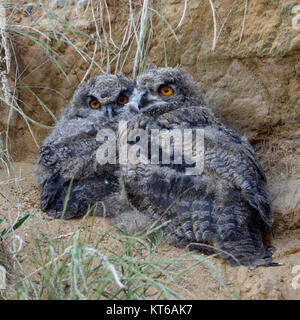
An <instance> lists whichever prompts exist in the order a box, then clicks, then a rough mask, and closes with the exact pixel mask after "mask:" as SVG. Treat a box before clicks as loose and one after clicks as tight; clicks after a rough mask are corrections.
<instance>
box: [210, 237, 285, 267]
mask: <svg viewBox="0 0 300 320" xmlns="http://www.w3.org/2000/svg"><path fill="white" fill-rule="evenodd" d="M215 250H216V253H219V254H220V256H221V257H222V258H223V259H224V260H226V261H228V262H229V263H230V264H231V265H233V266H238V265H245V266H248V267H254V268H255V267H258V266H266V267H274V266H280V265H282V263H279V262H273V261H272V255H273V253H274V251H275V250H276V249H275V248H274V247H273V246H271V245H262V246H261V248H257V247H255V246H254V245H253V243H252V240H251V239H245V240H241V241H238V242H236V241H228V242H224V243H219V245H218V244H216V245H215Z"/></svg>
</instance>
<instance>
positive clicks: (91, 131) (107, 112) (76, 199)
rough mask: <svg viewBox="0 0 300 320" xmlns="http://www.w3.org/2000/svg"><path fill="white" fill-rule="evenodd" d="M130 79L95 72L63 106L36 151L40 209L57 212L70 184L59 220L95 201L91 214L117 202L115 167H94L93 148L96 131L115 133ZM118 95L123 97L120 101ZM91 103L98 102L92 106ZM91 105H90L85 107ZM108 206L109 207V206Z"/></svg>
mask: <svg viewBox="0 0 300 320" xmlns="http://www.w3.org/2000/svg"><path fill="white" fill-rule="evenodd" d="M133 87H134V82H133V81H132V80H130V79H128V78H126V77H125V76H123V75H100V76H97V77H94V78H91V79H90V80H89V81H87V82H86V83H84V84H82V85H81V86H80V87H79V88H78V89H77V90H76V92H75V93H74V96H73V98H72V100H71V103H70V107H69V108H66V109H65V110H63V113H62V115H61V117H60V119H59V121H58V122H57V124H56V126H55V128H54V130H53V131H52V133H51V134H50V135H49V136H48V137H47V138H46V140H45V141H44V144H43V146H42V147H41V148H40V150H39V154H40V157H39V159H38V163H37V166H36V171H35V177H36V183H37V184H38V185H40V186H42V195H41V202H40V205H41V209H42V210H43V211H45V212H47V214H48V215H50V216H53V217H55V218H60V217H61V216H62V212H63V207H64V202H65V198H66V195H67V193H68V188H69V186H70V182H71V180H72V188H71V189H70V190H71V192H70V196H69V201H68V205H67V208H66V211H65V213H64V218H65V219H69V218H73V217H80V216H82V215H84V214H86V213H87V210H88V207H91V208H93V206H95V205H97V214H105V213H106V214H107V215H108V214H109V212H108V211H109V210H111V211H113V210H114V209H115V208H113V206H115V205H117V202H116V201H115V198H116V197H117V194H118V192H119V167H118V166H117V165H112V164H106V165H100V164H99V163H98V162H97V160H96V151H97V148H98V147H99V145H100V143H99V142H97V141H96V135H97V133H98V131H99V130H100V129H103V128H110V129H112V130H114V131H117V127H118V121H119V118H120V114H121V112H122V109H123V108H124V105H125V104H121V103H120V102H122V103H124V101H126V100H124V99H125V98H124V96H125V97H126V98H128V99H129V98H130V95H131V93H132V90H133ZM119 99H123V100H120V101H119ZM97 102H100V104H101V105H100V107H99V108H97V109H93V108H94V107H98V105H97ZM91 106H93V108H92V107H91ZM110 207H112V208H111V209H109V208H110Z"/></svg>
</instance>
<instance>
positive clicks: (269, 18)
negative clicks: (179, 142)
mask: <svg viewBox="0 0 300 320" xmlns="http://www.w3.org/2000/svg"><path fill="white" fill-rule="evenodd" d="M213 2H214V5H215V7H216V12H217V21H218V30H219V28H220V27H221V25H222V23H223V22H224V19H226V16H227V14H228V12H231V14H230V15H229V16H228V20H227V22H226V23H225V24H224V28H223V31H222V33H221V34H220V37H219V39H218V43H217V45H216V48H215V51H212V50H211V47H212V39H213V30H214V29H213V19H212V13H211V8H210V4H209V2H208V1H198V0H190V1H188V8H187V10H186V15H185V19H184V22H183V24H182V25H181V26H180V27H179V28H178V29H176V27H177V25H178V23H179V21H180V20H181V17H182V14H183V11H184V1H180V0H166V1H163V4H164V5H163V8H162V12H163V15H164V17H165V19H166V20H167V21H168V22H169V23H170V25H172V27H173V28H174V29H175V30H176V35H177V39H178V41H177V40H176V39H175V37H174V35H173V33H172V32H171V31H170V28H169V27H168V25H167V24H165V25H164V28H165V29H164V31H165V34H164V36H163V35H162V22H161V19H160V18H159V15H157V14H154V13H153V12H154V11H152V13H153V15H152V25H151V28H152V29H153V39H152V42H151V45H150V48H149V54H148V57H147V59H146V62H147V63H148V62H153V63H155V64H156V65H157V66H158V67H163V66H164V65H165V54H164V53H165V52H166V54H167V60H168V65H169V66H175V65H177V64H180V65H182V66H183V67H184V68H185V69H186V70H187V71H188V72H189V73H190V74H191V75H192V76H193V77H194V78H195V80H196V81H197V82H198V83H199V85H200V86H201V88H202V89H203V92H204V95H205V98H206V100H207V101H208V103H209V105H210V106H211V108H212V109H213V110H214V112H215V114H216V115H217V116H218V117H220V118H221V120H222V121H224V122H225V123H227V124H229V125H231V126H233V127H234V128H236V129H238V130H239V131H240V132H241V133H242V134H244V135H246V136H247V137H248V138H249V139H250V142H251V143H252V144H253V146H254V148H255V150H256V151H257V153H258V157H259V160H260V161H261V163H262V166H263V168H264V170H265V171H266V175H267V178H268V182H269V183H268V184H269V189H270V196H271V200H272V210H273V213H274V215H275V226H274V229H275V237H274V239H273V245H274V246H275V247H276V248H277V251H276V252H275V254H274V261H279V262H283V263H284V265H283V266H280V267H269V268H265V267H260V268H257V269H254V270H250V269H248V268H246V267H234V268H233V267H230V266H228V265H227V264H225V265H223V264H222V263H221V262H220V261H219V260H217V259H216V258H211V262H212V263H213V265H214V266H215V267H216V268H217V270H218V271H219V273H220V274H221V275H222V278H223V279H224V280H225V281H226V283H227V284H228V285H229V287H230V288H231V290H233V291H234V292H236V293H238V295H239V296H240V297H241V298H242V299H300V288H299V289H293V287H292V281H293V279H294V281H296V280H297V278H295V277H296V274H294V273H292V271H293V270H294V269H293V267H294V266H296V265H300V129H299V128H300V126H299V123H300V33H299V31H296V30H294V29H293V28H292V19H293V17H294V14H293V13H292V8H293V6H294V5H295V2H294V1H285V0H274V1H260V0H253V1H249V2H248V8H247V15H246V20H245V28H244V32H243V36H242V39H241V38H240V36H241V28H242V22H243V17H244V1H233V0H225V1H219V0H214V1H213ZM16 3H17V1H16ZM72 3H73V2H72ZM154 3H156V2H155V1H154ZM234 3H235V4H234ZM241 3H242V4H241ZM28 4H29V3H28ZM68 8H69V9H70V10H69V11H66V16H65V18H67V19H68V21H70V22H71V23H73V25H74V26H75V28H78V29H79V30H81V31H84V32H88V33H90V34H92V33H95V32H96V29H95V25H94V24H93V22H92V21H91V16H92V13H91V9H90V7H86V8H85V7H83V8H81V11H80V15H79V16H78V15H77V14H76V10H75V7H74V5H73V4H71V3H70V5H69V7H68ZM108 8H109V13H110V22H111V36H112V39H113V40H114V41H115V44H117V45H120V44H121V41H122V37H123V34H124V33H123V31H124V30H125V27H126V25H127V23H128V14H129V10H128V3H127V1H111V2H110V4H109V7H108ZM138 8H140V7H139V6H138ZM156 9H157V10H158V11H159V7H156ZM54 10H57V11H56V12H57V13H59V12H60V11H59V10H61V9H60V8H58V9H55V8H54ZM230 10H231V11H230ZM8 14H9V19H10V20H9V21H10V23H11V24H12V25H14V24H20V25H23V26H24V25H32V26H34V27H36V26H37V23H39V25H40V26H44V27H45V25H46V23H47V19H46V18H43V16H42V14H41V11H40V10H39V9H37V8H35V7H34V8H33V10H32V12H31V14H30V16H29V15H28V14H27V13H24V8H23V7H20V9H17V10H14V11H12V12H8ZM95 14H96V16H97V14H99V11H95ZM97 18H98V20H97V21H102V20H103V21H104V24H103V25H104V26H105V28H106V30H107V32H108V28H109V21H108V19H107V15H104V16H103V17H102V16H101V17H100V18H99V16H97ZM101 19H102V20H101ZM44 27H43V28H44ZM41 30H43V29H41ZM106 35H107V36H108V33H107V34H106ZM187 35H188V36H187ZM101 37H102V38H101V40H103V41H104V40H105V39H104V38H103V37H104V35H103V30H102V33H101ZM164 39H165V40H166V42H165V47H164V41H163V40H164ZM81 40H82V39H80V37H79V36H78V37H75V40H74V43H75V44H76V45H78V46H80V45H81V43H80V41H81ZM85 41H86V39H85ZM11 44H13V45H14V52H15V53H16V56H17V57H16V61H13V62H12V70H13V71H15V70H18V72H19V74H18V81H20V83H19V82H18V81H17V82H16V84H17V88H15V89H16V92H15V93H16V96H17V98H18V99H19V101H20V105H21V107H22V110H23V111H24V112H25V114H26V115H27V116H29V117H31V118H32V119H33V120H35V121H37V122H39V123H40V124H42V125H47V126H53V125H54V119H53V118H52V117H51V116H50V115H49V113H48V112H47V111H45V110H43V108H42V107H41V105H40V102H39V99H40V101H42V102H43V103H44V104H45V105H46V106H47V107H48V108H49V109H50V110H51V112H53V114H54V115H55V116H56V117H58V116H59V114H60V110H61V108H62V107H64V106H67V105H68V103H69V100H70V98H71V97H72V95H73V92H74V90H75V89H76V88H77V86H78V85H79V83H80V81H81V79H82V77H83V76H84V75H85V73H86V71H87V70H88V68H89V66H90V60H86V61H84V60H83V59H82V58H81V56H80V55H79V54H78V52H76V51H75V50H74V48H73V47H72V46H69V45H67V44H62V42H59V41H52V43H51V46H52V48H54V49H55V50H56V51H57V52H58V53H59V58H58V61H59V62H60V63H61V64H62V65H63V68H64V71H65V72H66V74H67V75H68V77H69V78H68V79H66V77H64V76H63V75H62V73H61V72H60V71H59V70H58V69H57V68H56V67H55V66H54V65H53V62H51V61H50V59H49V57H48V56H47V55H45V52H43V50H41V49H40V48H38V47H37V46H36V45H34V44H33V43H32V41H30V40H29V39H28V38H24V37H17V36H15V35H12V37H11ZM94 45H95V43H94V42H93V41H88V42H87V43H85V45H84V47H83V52H85V53H86V54H88V55H89V56H93V53H94V49H95V46H94ZM110 45H112V44H111V42H110ZM112 47H113V46H112ZM134 49H135V44H133V46H132V51H130V52H129V54H128V60H127V62H126V63H125V65H124V69H123V72H124V73H125V74H126V75H131V74H132V67H133V61H134V58H135V51H134ZM127 50H129V45H128V46H127V47H126V48H125V50H124V52H122V54H123V56H122V57H124V55H126V54H127ZM95 61H96V62H97V63H98V64H99V65H101V66H102V67H103V68H105V66H107V57H106V56H105V57H104V58H103V52H102V51H101V50H100V49H99V48H98V50H97V51H96V53H95ZM15 62H17V63H16V65H14V63H15ZM109 68H110V69H111V70H110V71H112V72H114V70H115V68H116V60H114V62H112V63H111V64H109ZM108 71H109V70H108ZM12 73H13V72H12ZM97 73H99V69H98V68H96V67H94V68H92V71H91V73H90V76H92V75H95V74H97ZM14 80H15V79H14V78H13V75H12V78H11V79H9V81H10V84H14ZM28 88H30V89H31V90H32V92H34V94H35V95H33V94H32V93H30V92H29V91H28ZM36 97H38V98H39V99H37V98H36ZM0 113H1V117H0V133H1V137H2V139H3V140H5V133H6V130H7V124H8V122H9V140H8V141H9V144H8V146H7V147H8V149H9V151H10V153H11V155H12V157H13V158H14V160H16V161H19V162H17V163H16V167H17V168H18V170H19V169H20V170H21V178H22V179H23V180H22V181H20V185H21V186H22V190H21V191H20V193H18V195H19V198H20V199H21V200H20V201H21V205H22V206H23V207H22V210H23V211H24V210H25V211H26V210H32V211H31V213H32V217H31V218H30V220H29V221H26V223H25V224H24V226H22V227H21V228H20V229H18V231H17V233H18V234H20V236H21V237H22V238H23V239H24V243H23V247H22V250H21V251H20V252H19V255H20V256H22V257H23V258H22V259H23V261H24V263H25V264H26V267H27V268H28V272H30V270H34V266H33V265H32V264H31V263H30V262H29V260H30V257H31V256H34V255H35V254H36V252H35V250H36V247H35V245H34V239H35V237H36V235H38V234H42V233H44V234H47V235H48V236H49V237H50V238H54V237H57V236H62V239H65V238H68V237H70V235H71V234H72V232H73V231H74V230H76V229H77V228H78V226H81V223H82V221H81V220H68V221H60V220H52V219H50V218H48V217H47V216H46V215H45V214H44V213H43V212H41V211H40V210H39V196H40V190H38V189H37V187H36V186H35V185H34V181H33V171H34V164H35V161H36V157H37V150H38V147H37V145H36V144H35V143H34V141H33V139H32V134H31V133H30V131H29V130H28V127H27V125H26V123H25V121H24V119H23V117H22V116H21V115H20V114H18V113H17V112H15V111H14V112H12V114H10V112H9V108H7V106H6V105H4V104H3V103H2V102H0ZM8 119H9V121H8ZM49 132H50V129H46V128H45V127H41V126H37V125H35V124H32V133H33V134H34V135H35V137H36V142H37V144H39V145H41V144H42V143H43V140H44V138H45V137H46V136H47V135H48V134H49ZM8 191H9V192H10V195H9V196H8V197H9V199H10V200H11V202H12V203H16V196H17V188H16V186H15V184H13V183H10V184H8ZM0 209H2V211H4V212H5V201H4V199H3V197H1V196H0ZM15 211H16V212H15V214H16V213H17V209H16V210H15ZM107 228H108V224H107V221H106V220H105V219H104V218H100V217H97V218H96V223H95V227H94V231H93V232H94V234H95V239H97V237H99V235H100V234H102V233H103V232H105V230H107ZM106 241H107V244H109V239H106ZM182 252H184V250H181V249H176V248H173V247H169V246H161V247H160V254H161V255H162V257H174V256H177V255H178V254H180V253H182ZM298 282H299V286H300V279H299V280H298ZM180 285H181V289H180V290H179V291H178V290H177V291H178V293H179V294H181V295H182V296H183V297H184V298H187V299H228V298H229V296H228V294H227V293H226V291H225V290H224V289H223V287H222V286H221V285H220V283H219V282H218V281H217V280H216V278H215V276H214V275H213V274H212V272H211V271H210V270H209V269H207V268H206V267H205V266H198V267H197V268H194V269H192V270H190V271H189V272H188V273H187V274H186V275H185V277H184V278H183V279H182V280H181V281H180Z"/></svg>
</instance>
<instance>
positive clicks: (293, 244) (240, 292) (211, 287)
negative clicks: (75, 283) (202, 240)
mask: <svg viewBox="0 0 300 320" xmlns="http://www.w3.org/2000/svg"><path fill="white" fill-rule="evenodd" d="M34 165H35V163H34V159H31V162H20V163H16V168H17V172H19V173H20V175H19V178H20V181H19V184H20V186H21V190H19V191H18V188H17V187H16V186H15V185H14V184H10V185H9V188H8V189H9V196H8V198H9V200H10V201H11V202H12V203H16V199H17V197H18V199H19V201H20V204H21V210H22V212H24V213H25V212H31V214H32V216H31V217H30V219H29V220H27V221H26V222H25V223H24V225H23V226H22V227H20V228H19V229H18V230H17V235H19V236H20V237H21V238H22V239H23V240H24V243H23V246H22V249H21V250H20V252H19V253H18V259H19V260H20V261H22V264H23V268H25V270H26V272H28V273H29V274H30V273H32V272H35V271H36V266H35V265H34V264H33V261H34V256H36V255H37V254H38V252H37V247H36V245H35V239H36V238H40V237H41V236H42V235H43V236H48V237H49V238H50V239H57V237H61V239H62V241H64V239H68V238H69V237H71V236H72V235H73V233H74V231H75V230H77V229H78V228H83V229H84V228H89V227H91V222H88V223H83V221H82V219H73V220H67V221H64V220H57V219H52V218H49V217H48V216H47V215H46V214H45V213H43V212H42V211H41V210H39V197H40V190H39V189H38V188H37V187H36V186H35V184H34V179H33V174H32V173H33V170H34ZM14 201H15V202H14ZM5 206H6V205H5V202H4V201H3V197H0V208H1V209H2V210H3V209H4V208H5ZM16 214H17V211H16V210H15V212H14V214H13V215H16ZM87 219H91V218H87ZM108 228H109V224H108V221H107V220H106V219H105V218H102V217H96V218H95V222H94V226H93V231H92V234H93V237H92V238H93V241H94V242H97V240H98V238H99V237H100V236H101V234H103V233H104V232H105V231H107V230H108ZM114 235H115V234H114ZM111 236H112V235H111ZM110 240H111V239H110V237H109V236H108V237H107V238H106V239H105V240H104V241H103V245H104V246H105V245H107V246H110V245H111V241H110ZM7 243H10V240H9V239H8V241H7ZM272 244H273V245H274V246H275V247H276V248H277V250H276V252H275V254H274V261H277V262H282V263H284V265H283V266H279V267H259V268H256V269H249V268H247V267H243V266H241V267H231V266H229V265H228V264H227V263H225V264H224V263H222V262H220V260H218V259H217V258H213V257H212V258H209V262H210V263H211V264H212V265H213V266H214V267H215V268H216V270H217V271H218V273H219V274H220V276H221V277H222V279H223V281H224V282H225V283H226V284H227V286H228V287H229V288H230V290H231V291H232V292H233V293H234V294H235V295H236V296H238V297H239V298H241V299H300V289H293V287H292V281H293V278H294V277H295V276H296V274H293V273H292V268H293V267H294V266H295V265H297V264H299V261H300V231H299V230H287V231H286V232H284V233H281V234H280V236H276V235H275V238H274V239H273V241H272ZM10 245H11V244H10ZM184 252H185V250H184V249H178V248H174V247H171V246H169V245H162V246H160V247H159V253H158V258H159V257H161V258H162V259H165V258H174V257H178V256H179V255H181V254H183V253H184ZM199 255H200V254H199ZM185 266H187V264H186V265H185ZM182 268H183V266H182ZM179 271H180V270H178V272H179ZM36 281H38V278H36ZM294 281H295V283H297V279H296V280H294ZM173 289H174V290H176V292H177V293H178V294H179V295H180V296H182V297H183V298H184V299H229V298H230V296H229V295H228V293H227V292H226V290H225V289H224V288H223V287H222V285H221V284H220V282H219V281H218V280H217V279H216V277H215V275H214V274H213V273H212V271H211V270H210V269H209V268H208V267H206V266H205V265H202V264H200V265H198V266H196V267H194V268H193V269H192V270H190V271H188V272H187V273H185V274H184V276H183V277H182V278H180V279H179V280H178V283H176V285H174V288H173Z"/></svg>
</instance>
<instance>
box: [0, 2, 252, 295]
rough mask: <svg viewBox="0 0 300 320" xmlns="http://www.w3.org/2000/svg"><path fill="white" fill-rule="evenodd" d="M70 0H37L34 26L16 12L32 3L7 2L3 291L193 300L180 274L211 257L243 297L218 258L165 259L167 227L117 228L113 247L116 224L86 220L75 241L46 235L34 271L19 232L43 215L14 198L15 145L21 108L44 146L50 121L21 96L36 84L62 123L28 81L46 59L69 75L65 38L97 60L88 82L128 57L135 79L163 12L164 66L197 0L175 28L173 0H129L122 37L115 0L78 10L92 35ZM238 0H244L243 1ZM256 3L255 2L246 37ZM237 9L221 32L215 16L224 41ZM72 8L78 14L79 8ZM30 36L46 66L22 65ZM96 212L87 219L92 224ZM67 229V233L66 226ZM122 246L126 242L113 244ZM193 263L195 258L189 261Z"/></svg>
mask: <svg viewBox="0 0 300 320" xmlns="http://www.w3.org/2000/svg"><path fill="white" fill-rule="evenodd" d="M70 2H71V1H68V0H66V1H65V4H64V5H63V6H62V7H60V8H56V9H55V10H54V9H53V8H51V7H49V6H47V5H46V3H47V2H45V1H41V0H37V1H33V2H32V3H33V10H32V14H33V16H32V18H31V19H29V22H28V24H27V25H26V24H22V25H20V24H13V23H12V22H11V21H12V17H16V16H22V15H24V9H25V8H26V7H27V6H28V4H20V2H17V1H13V2H12V4H11V7H10V9H8V10H7V19H6V23H5V24H1V26H0V31H1V34H0V38H1V42H0V51H1V56H2V57H3V58H1V59H0V71H1V73H0V78H1V88H0V103H1V107H3V108H4V109H5V110H6V111H7V112H6V113H5V115H6V116H7V118H6V120H5V121H6V124H5V128H3V129H4V130H3V131H2V135H1V136H0V169H1V171H0V174H1V175H0V177H1V180H0V197H1V198H2V199H3V200H4V202H5V204H6V211H0V245H1V246H0V263H1V264H2V265H4V267H5V268H6V269H7V270H8V282H7V289H6V290H0V297H1V298H2V299H29V300H32V299H148V298H151V299H160V298H167V299H177V298H184V297H180V296H179V295H178V293H177V289H180V288H179V287H178V286H176V283H177V282H178V281H177V280H178V279H179V278H180V277H183V276H184V274H185V273H186V272H187V271H188V270H190V269H192V268H196V267H197V266H198V265H199V264H201V265H205V266H206V267H207V268H208V269H209V270H210V271H211V272H212V274H213V275H214V276H215V277H216V279H217V280H218V282H219V283H220V286H221V287H223V288H224V290H225V292H227V294H228V297H229V298H232V299H234V298H236V295H234V294H233V293H232V292H231V291H230V289H229V288H228V286H227V285H226V283H225V281H224V280H223V277H222V276H221V275H220V274H219V273H218V272H217V271H216V269H215V268H214V267H213V266H212V264H211V263H209V258H206V259H204V258H202V257H201V256H199V255H196V254H192V253H184V251H183V254H182V256H179V257H176V258H173V259H165V260H164V259H162V258H161V255H159V249H158V248H159V244H160V241H161V239H160V233H159V228H158V229H154V230H149V231H148V232H146V233H144V234H140V235H139V236H132V235H129V234H127V233H126V232H125V231H124V230H121V229H119V230H118V236H114V237H113V238H112V239H111V240H110V243H109V245H107V244H105V245H104V242H105V238H106V236H107V235H108V234H111V232H112V231H113V230H109V231H108V232H106V233H104V234H101V235H98V236H99V239H98V241H97V242H96V243H94V242H93V241H92V240H93V233H92V228H84V227H83V228H81V227H79V228H78V229H77V230H76V231H75V232H74V233H73V234H72V236H71V237H67V238H66V239H65V238H61V237H59V236H57V237H56V238H55V237H54V238H51V237H49V236H47V235H46V234H38V235H37V236H36V238H35V243H34V250H33V252H34V254H33V258H32V261H31V263H32V265H34V266H35V267H34V270H32V269H30V271H29V270H28V269H27V266H26V265H25V264H24V263H23V261H22V259H19V258H18V254H19V253H20V251H22V249H23V248H24V246H25V244H24V242H23V239H22V238H20V236H19V235H18V230H19V229H18V228H19V227H20V226H21V225H23V226H22V227H24V228H27V227H28V225H30V223H32V221H34V219H37V217H36V216H37V214H36V212H34V211H30V212H29V213H28V212H25V211H24V210H23V209H22V206H21V203H22V199H17V200H16V203H10V201H9V200H8V198H9V197H8V193H9V192H8V189H9V186H10V185H11V184H15V185H16V186H17V188H20V186H19V185H18V180H19V177H18V174H17V173H16V170H15V169H14V165H13V161H12V159H11V156H10V154H9V152H8V149H7V148H8V147H7V146H8V142H9V136H10V125H11V121H12V115H13V113H15V112H17V113H18V114H19V115H20V116H21V117H22V118H23V119H24V122H25V124H26V126H27V128H28V130H29V132H30V133H31V136H32V139H33V142H34V143H35V145H36V146H37V147H39V139H38V138H37V137H36V136H35V130H34V126H42V127H45V128H49V126H48V125H45V124H43V123H39V122H37V121H36V120H34V119H33V118H32V117H31V116H29V115H27V114H25V112H24V106H25V105H26V101H22V100H21V98H20V97H19V95H18V92H19V90H25V91H27V93H28V94H30V95H31V97H33V98H34V99H35V100H36V101H37V102H38V104H39V106H40V110H35V112H36V113H38V112H46V113H47V114H48V116H49V119H51V122H52V123H53V122H55V121H56V116H55V114H54V113H53V111H52V110H51V107H50V106H48V105H46V104H45V103H44V102H43V101H42V99H41V98H40V97H39V95H38V94H37V93H36V91H35V88H32V86H31V84H30V83H28V79H29V77H30V76H34V75H35V74H37V73H38V72H40V70H41V68H43V65H44V64H45V63H49V62H50V63H51V65H52V66H53V68H55V69H56V70H57V71H58V72H59V73H60V74H61V75H62V76H63V77H64V78H65V79H68V72H67V69H68V63H67V61H65V59H64V58H63V56H62V55H61V53H60V52H59V48H60V47H61V46H67V47H68V48H72V50H73V53H74V54H76V56H77V57H78V62H79V60H80V61H81V62H84V63H86V65H87V66H88V67H87V69H86V71H85V73H84V76H83V77H82V79H80V81H81V82H83V81H85V80H87V79H88V78H89V76H90V75H91V74H92V73H93V74H95V73H104V72H113V73H119V72H123V71H124V69H125V66H127V65H128V64H130V66H132V74H131V75H132V76H134V77H135V76H136V75H138V74H140V73H141V72H142V71H143V69H144V67H145V65H146V61H147V57H148V53H149V50H150V47H151V44H152V40H153V34H154V30H153V22H154V19H155V18H158V19H159V20H160V27H161V30H160V31H161V34H162V41H163V53H162V54H163V57H164V66H168V56H167V39H168V36H172V37H174V38H175V39H176V41H177V43H178V45H180V43H179V40H178V38H177V36H176V31H177V29H179V28H180V27H181V26H182V24H183V22H184V20H185V17H186V15H187V14H188V13H187V12H188V1H187V0H183V1H182V3H183V4H184V8H183V12H182V15H181V19H180V21H179V22H178V24H177V26H176V27H172V25H171V23H170V22H168V21H167V19H166V18H165V17H164V15H163V6H164V2H163V1H161V0H159V1H154V0H145V1H142V2H140V3H139V2H136V1H131V0H128V1H120V2H122V5H123V6H124V8H125V9H126V10H124V11H123V14H124V15H127V16H126V17H125V21H126V20H128V22H127V23H126V24H125V25H124V28H122V29H121V32H122V34H119V35H118V39H119V41H118V42H117V40H116V39H114V35H113V31H112V29H113V23H114V22H113V20H112V11H111V10H112V6H111V5H109V2H108V1H106V0H99V1H93V2H92V1H91V0H87V1H86V3H85V4H86V7H82V8H78V9H80V10H81V13H80V15H81V14H82V12H83V11H85V12H88V16H89V21H88V22H89V24H91V25H92V29H93V32H92V33H91V32H89V31H85V30H84V28H76V27H74V23H73V22H74V20H72V19H71V20H70V19H69V18H68V15H69V14H70V12H68V10H70ZM92 3H93V4H94V5H92ZM211 3H212V2H211ZM235 3H236V1H234V2H233V5H234V4H235ZM247 3H248V2H247V1H246V2H245V11H244V13H245V14H244V21H243V28H242V31H241V37H240V41H241V40H242V33H243V29H244V23H245V15H246V11H247V10H246V9H247ZM30 4H31V3H30ZM212 8H213V6H212ZM73 9H74V7H73ZM230 13H231V10H230V11H229V13H228V15H227V16H226V19H225V20H224V23H223V25H222V26H221V28H220V29H219V33H218V34H217V26H216V22H217V20H215V21H214V24H215V29H214V30H215V32H214V42H213V46H214V47H215V46H216V44H217V40H218V38H219V36H220V33H221V31H222V29H223V26H224V24H225V22H226V20H227V18H228V16H229V15H230ZM35 14H37V15H35ZM72 14H73V18H74V12H73V13H72ZM79 17H80V16H79ZM76 19H77V18H76V17H75V20H76ZM209 19H211V15H209ZM210 23H213V21H212V20H211V21H210ZM167 35H168V36H167ZM24 41H26V42H27V45H28V43H29V44H30V45H31V46H34V47H35V48H36V52H41V53H42V54H43V55H44V56H45V61H43V62H42V63H41V64H38V65H36V66H35V67H34V68H33V69H32V70H31V71H30V72H28V71H27V69H30V66H29V65H25V66H21V64H20V61H19V58H20V57H19V56H18V53H17V47H18V46H21V45H22V43H24ZM88 46H92V48H93V50H88ZM97 54H98V55H97ZM96 56H97V58H96ZM9 80H10V81H9ZM47 89H48V90H49V93H50V94H61V93H58V92H57V91H56V90H55V88H47ZM1 129H2V128H1ZM13 211H14V212H17V215H15V214H13ZM13 217H14V218H13ZM89 219H91V218H89ZM87 220H88V219H83V221H82V224H84V223H85V222H86V221H87ZM4 223H6V226H5V227H4V226H3V225H4ZM33 227H34V226H33ZM114 228H115V227H114ZM59 231H60V230H58V231H57V234H60V232H59ZM151 234H152V235H153V234H155V236H154V237H152V240H150V235H151ZM15 239H18V241H19V248H18V250H17V249H16V250H15V251H14V250H11V251H7V250H6V249H5V248H7V247H10V248H12V243H13V242H14V241H15ZM153 239H154V240H153ZM115 247H117V248H118V250H114V249H111V250H110V249H109V248H115ZM186 264H188V265H189V266H188V267H186Z"/></svg>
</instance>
